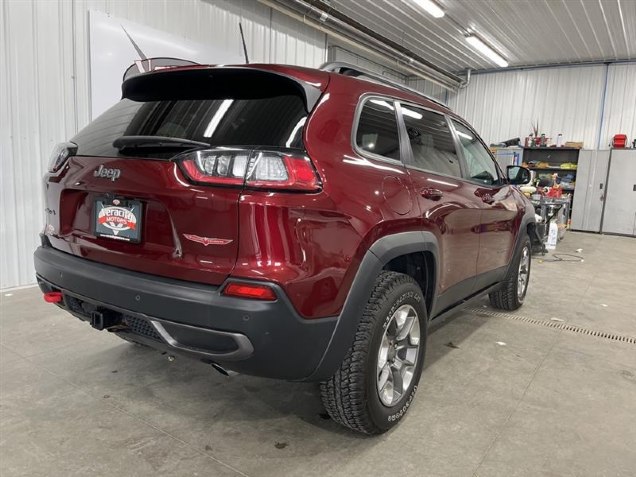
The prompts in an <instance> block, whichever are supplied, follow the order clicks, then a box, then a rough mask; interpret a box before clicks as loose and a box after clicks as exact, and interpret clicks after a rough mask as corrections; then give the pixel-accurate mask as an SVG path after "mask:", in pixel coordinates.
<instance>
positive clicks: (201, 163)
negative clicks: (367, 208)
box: [175, 149, 321, 192]
mask: <svg viewBox="0 0 636 477" xmlns="http://www.w3.org/2000/svg"><path fill="white" fill-rule="evenodd" d="M175 160H177V161H178V163H179V164H180V165H181V168H182V169H183V172H184V173H185V174H186V175H187V176H188V177H189V178H190V180H192V181H193V182H196V183H199V184H210V185H237V186H243V185H245V186H247V187H253V188H260V189H275V190H294V191H306V192H315V191H318V190H320V185H321V184H320V179H319V177H318V173H317V172H316V169H315V168H314V166H313V164H312V163H311V160H310V159H309V157H307V156H305V155H303V154H299V153H290V152H280V151H260V150H255V151H250V150H244V149H206V150H199V151H192V152H188V153H185V154H182V155H181V156H179V157H177V158H175Z"/></svg>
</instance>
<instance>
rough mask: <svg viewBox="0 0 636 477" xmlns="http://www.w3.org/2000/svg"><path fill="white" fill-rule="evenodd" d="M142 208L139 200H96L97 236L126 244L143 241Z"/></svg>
mask: <svg viewBox="0 0 636 477" xmlns="http://www.w3.org/2000/svg"><path fill="white" fill-rule="evenodd" d="M141 212H142V206H141V202H140V201H138V200H127V199H109V198H104V197H101V198H99V199H96V200H95V235H96V236H98V237H105V238H109V239H113V240H121V241H124V242H139V240H140V239H141V218H142V214H141Z"/></svg>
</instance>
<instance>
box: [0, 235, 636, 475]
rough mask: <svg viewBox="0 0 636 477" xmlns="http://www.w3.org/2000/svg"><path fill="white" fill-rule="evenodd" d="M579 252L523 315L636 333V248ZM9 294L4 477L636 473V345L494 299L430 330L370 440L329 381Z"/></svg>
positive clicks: (536, 286)
mask: <svg viewBox="0 0 636 477" xmlns="http://www.w3.org/2000/svg"><path fill="white" fill-rule="evenodd" d="M577 248H582V249H583V250H582V253H580V255H581V256H582V257H584V258H585V261H584V262H582V263H572V262H547V261H545V262H543V263H541V262H539V261H538V260H535V261H534V263H533V271H532V281H531V284H530V287H531V288H530V291H529V295H528V298H527V302H526V304H525V305H524V307H523V308H522V309H520V310H519V311H518V312H517V313H516V314H517V315H520V316H525V317H530V318H534V319H539V320H546V321H550V320H551V319H556V320H564V321H565V322H568V323H573V324H577V325H579V326H583V327H587V328H591V329H594V330H600V331H611V332H615V333H619V334H623V335H628V336H632V337H634V336H636V288H635V286H634V283H635V281H634V273H636V241H635V240H634V239H630V238H624V237H612V236H600V235H589V234H577V233H568V234H567V235H566V238H565V239H564V241H563V242H562V243H561V244H560V245H559V249H558V252H573V251H574V250H575V249H577ZM1 299H2V308H1V311H2V315H1V319H0V325H1V329H0V344H1V348H0V349H1V354H0V386H1V388H0V475H2V476H3V477H8V476H17V475H25V476H26V475H28V476H35V475H47V476H53V475H60V476H62V475H63V476H86V475H99V476H110V475H112V476H121V475H143V476H145V475H157V476H158V475H170V476H176V475H179V476H181V475H184V476H185V475H199V476H216V475H221V476H225V475H228V476H232V475H249V476H282V475H291V476H296V475H299V476H300V475H302V476H311V475H331V476H341V475H342V476H349V477H350V476H358V475H367V474H373V475H417V476H420V475H427V476H437V475H440V476H442V475H443V476H470V475H480V476H487V475H501V476H513V475H528V476H535V475H554V476H566V475H576V476H581V475H589V476H598V475H608V476H609V475H612V476H617V475H625V476H628V475H629V476H633V475H635V474H636V345H635V344H629V343H621V342H615V341H611V340H608V339H604V338H598V337H593V336H587V335H583V334H577V333H573V332H569V331H560V330H556V329H552V328H548V327H544V326H539V325H536V324H530V323H526V322H523V321H516V320H512V319H509V317H508V318H507V317H495V316H488V315H487V313H488V311H489V309H488V308H487V307H486V305H485V304H486V301H485V300H483V301H482V302H480V303H478V304H477V305H475V306H476V307H477V308H479V309H480V310H483V311H484V313H479V312H475V311H470V312H463V313H461V314H459V315H458V317H457V318H456V319H455V320H453V321H451V322H450V323H448V324H447V325H446V326H444V327H442V328H441V329H439V330H438V331H436V332H435V333H433V334H432V335H431V337H430V339H429V348H428V355H427V363H426V369H425V371H424V375H423V377H422V380H421V382H420V390H419V393H418V395H417V397H416V400H415V401H414V404H413V405H412V406H411V409H410V411H409V414H408V415H407V418H406V420H405V421H403V422H402V424H401V425H400V426H399V427H398V428H397V429H395V430H394V431H392V432H390V433H388V434H386V435H383V436H381V437H376V438H366V437H361V436H358V435H355V434H353V433H351V432H348V431H347V430H345V429H343V428H340V427H339V426H337V425H336V424H335V423H333V422H332V421H330V420H328V419H325V418H324V414H323V411H322V409H321V404H320V400H319V398H318V397H317V393H316V386H315V385H313V384H299V383H287V382H277V381H272V380H267V379H260V378H253V377H249V376H235V377H232V378H226V377H223V376H221V375H219V374H218V373H216V372H215V371H213V370H212V368H210V367H208V366H205V365H203V364H200V363H197V362H194V361H188V360H186V359H179V358H178V359H177V360H176V361H174V362H168V361H167V359H166V358H165V357H163V356H161V355H160V354H158V353H156V352H154V351H152V350H147V349H144V348H141V347H137V346H133V345H130V344H127V343H125V342H123V341H121V340H119V339H118V338H116V337H115V336H112V335H109V334H107V333H97V332H95V331H94V330H92V329H90V328H89V327H88V326H87V325H86V324H84V323H81V322H80V321H78V320H76V319H75V318H73V317H71V316H70V315H67V314H66V313H64V312H62V311H59V310H58V309H56V308H55V307H53V306H52V305H48V304H46V303H44V302H43V301H42V300H41V298H40V296H39V293H38V290H37V289H35V288H30V289H24V290H16V291H13V292H12V293H10V294H9V293H3V294H2V295H1ZM556 320H553V322H555V323H559V322H558V321H556ZM449 343H452V345H449Z"/></svg>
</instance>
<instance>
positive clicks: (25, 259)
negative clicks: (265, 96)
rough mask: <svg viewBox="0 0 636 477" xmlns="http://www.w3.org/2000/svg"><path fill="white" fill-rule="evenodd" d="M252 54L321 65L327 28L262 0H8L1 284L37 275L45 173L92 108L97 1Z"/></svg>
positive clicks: (1, 122)
mask: <svg viewBox="0 0 636 477" xmlns="http://www.w3.org/2000/svg"><path fill="white" fill-rule="evenodd" d="M89 10H98V11H101V12H105V13H108V14H111V15H113V16H115V17H119V18H123V19H126V20H130V21H133V22H137V23H141V24H143V25H147V26H149V27H152V28H156V29H158V30H163V31H166V32H169V33H171V34H173V35H178V36H182V37H183V38H186V39H188V40H192V41H197V42H201V43H206V42H212V43H214V44H216V45H218V46H220V47H223V48H227V49H231V50H232V51H235V52H237V53H240V54H241V55H242V47H241V43H240V36H239V33H238V22H239V20H241V21H242V22H243V29H244V31H245V37H246V43H247V49H248V53H249V55H250V61H251V62H282V63H289V64H300V65H304V66H318V65H319V64H321V63H322V62H324V58H325V56H326V50H325V36H324V35H323V34H320V33H317V32H315V31H309V30H308V29H307V27H305V26H304V25H302V24H300V23H298V22H295V21H293V20H290V19H288V18H286V17H282V16H281V15H279V14H277V13H273V12H271V10H270V9H269V8H267V7H265V6H263V5H261V4H260V3H258V2H256V1H253V0H207V1H201V0H179V1H173V0H143V1H142V0H139V1H125V0H123V1H122V0H73V1H71V0H47V1H44V0H33V1H26V0H22V1H19V0H8V1H7V0H5V1H3V2H2V3H1V5H0V27H1V30H0V62H1V64H2V65H3V66H2V68H0V105H1V108H0V154H1V156H0V167H1V168H0V199H1V201H2V203H1V204H0V288H8V287H13V286H19V285H25V284H30V283H33V282H34V280H35V276H34V271H33V265H32V261H33V258H32V253H33V250H34V249H35V248H36V246H37V244H38V234H39V232H40V230H41V228H42V224H43V214H44V212H43V193H42V180H41V178H42V175H43V174H44V171H45V168H46V163H47V161H48V155H49V152H50V151H51V149H52V148H53V146H54V145H55V144H56V143H57V142H60V141H63V140H66V139H68V138H70V137H71V136H73V135H74V134H75V133H76V132H77V131H78V130H79V129H81V128H82V127H84V126H85V125H86V124H87V123H88V121H89V117H90V104H89V98H90V65H89V46H88V11H89Z"/></svg>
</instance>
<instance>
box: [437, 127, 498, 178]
mask: <svg viewBox="0 0 636 477" xmlns="http://www.w3.org/2000/svg"><path fill="white" fill-rule="evenodd" d="M446 117H447V119H448V123H449V124H450V126H451V128H452V130H453V135H454V136H455V147H456V148H457V150H458V153H459V154H460V155H461V162H462V164H463V172H462V173H463V175H464V177H463V179H464V180H465V181H466V182H469V183H471V184H476V185H479V186H481V187H487V188H490V189H497V188H501V187H503V186H505V185H507V181H506V180H505V179H504V175H503V174H502V172H501V169H500V168H499V164H497V161H496V160H495V158H494V156H493V155H492V153H491V152H490V149H489V148H488V146H486V143H485V142H484V140H483V139H482V138H481V136H480V135H479V134H477V133H476V132H475V130H474V129H473V128H472V127H471V126H470V125H469V124H468V123H466V121H464V120H463V119H460V118H456V117H453V116H449V115H448V114H447V115H446ZM454 122H457V123H459V124H461V125H462V126H464V127H465V128H466V129H468V130H469V131H470V132H471V133H472V134H474V135H475V137H476V138H477V140H478V141H479V142H480V143H481V145H482V146H483V148H484V149H485V150H486V152H487V153H488V156H489V157H490V160H491V161H492V162H493V164H494V166H495V171H497V179H498V181H497V183H496V184H490V185H489V184H484V183H483V182H480V181H478V180H475V179H473V178H472V177H470V176H469V175H468V170H469V168H468V161H467V160H466V156H465V155H464V147H463V146H462V142H461V139H460V138H459V134H458V132H457V128H456V127H455V124H454Z"/></svg>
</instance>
